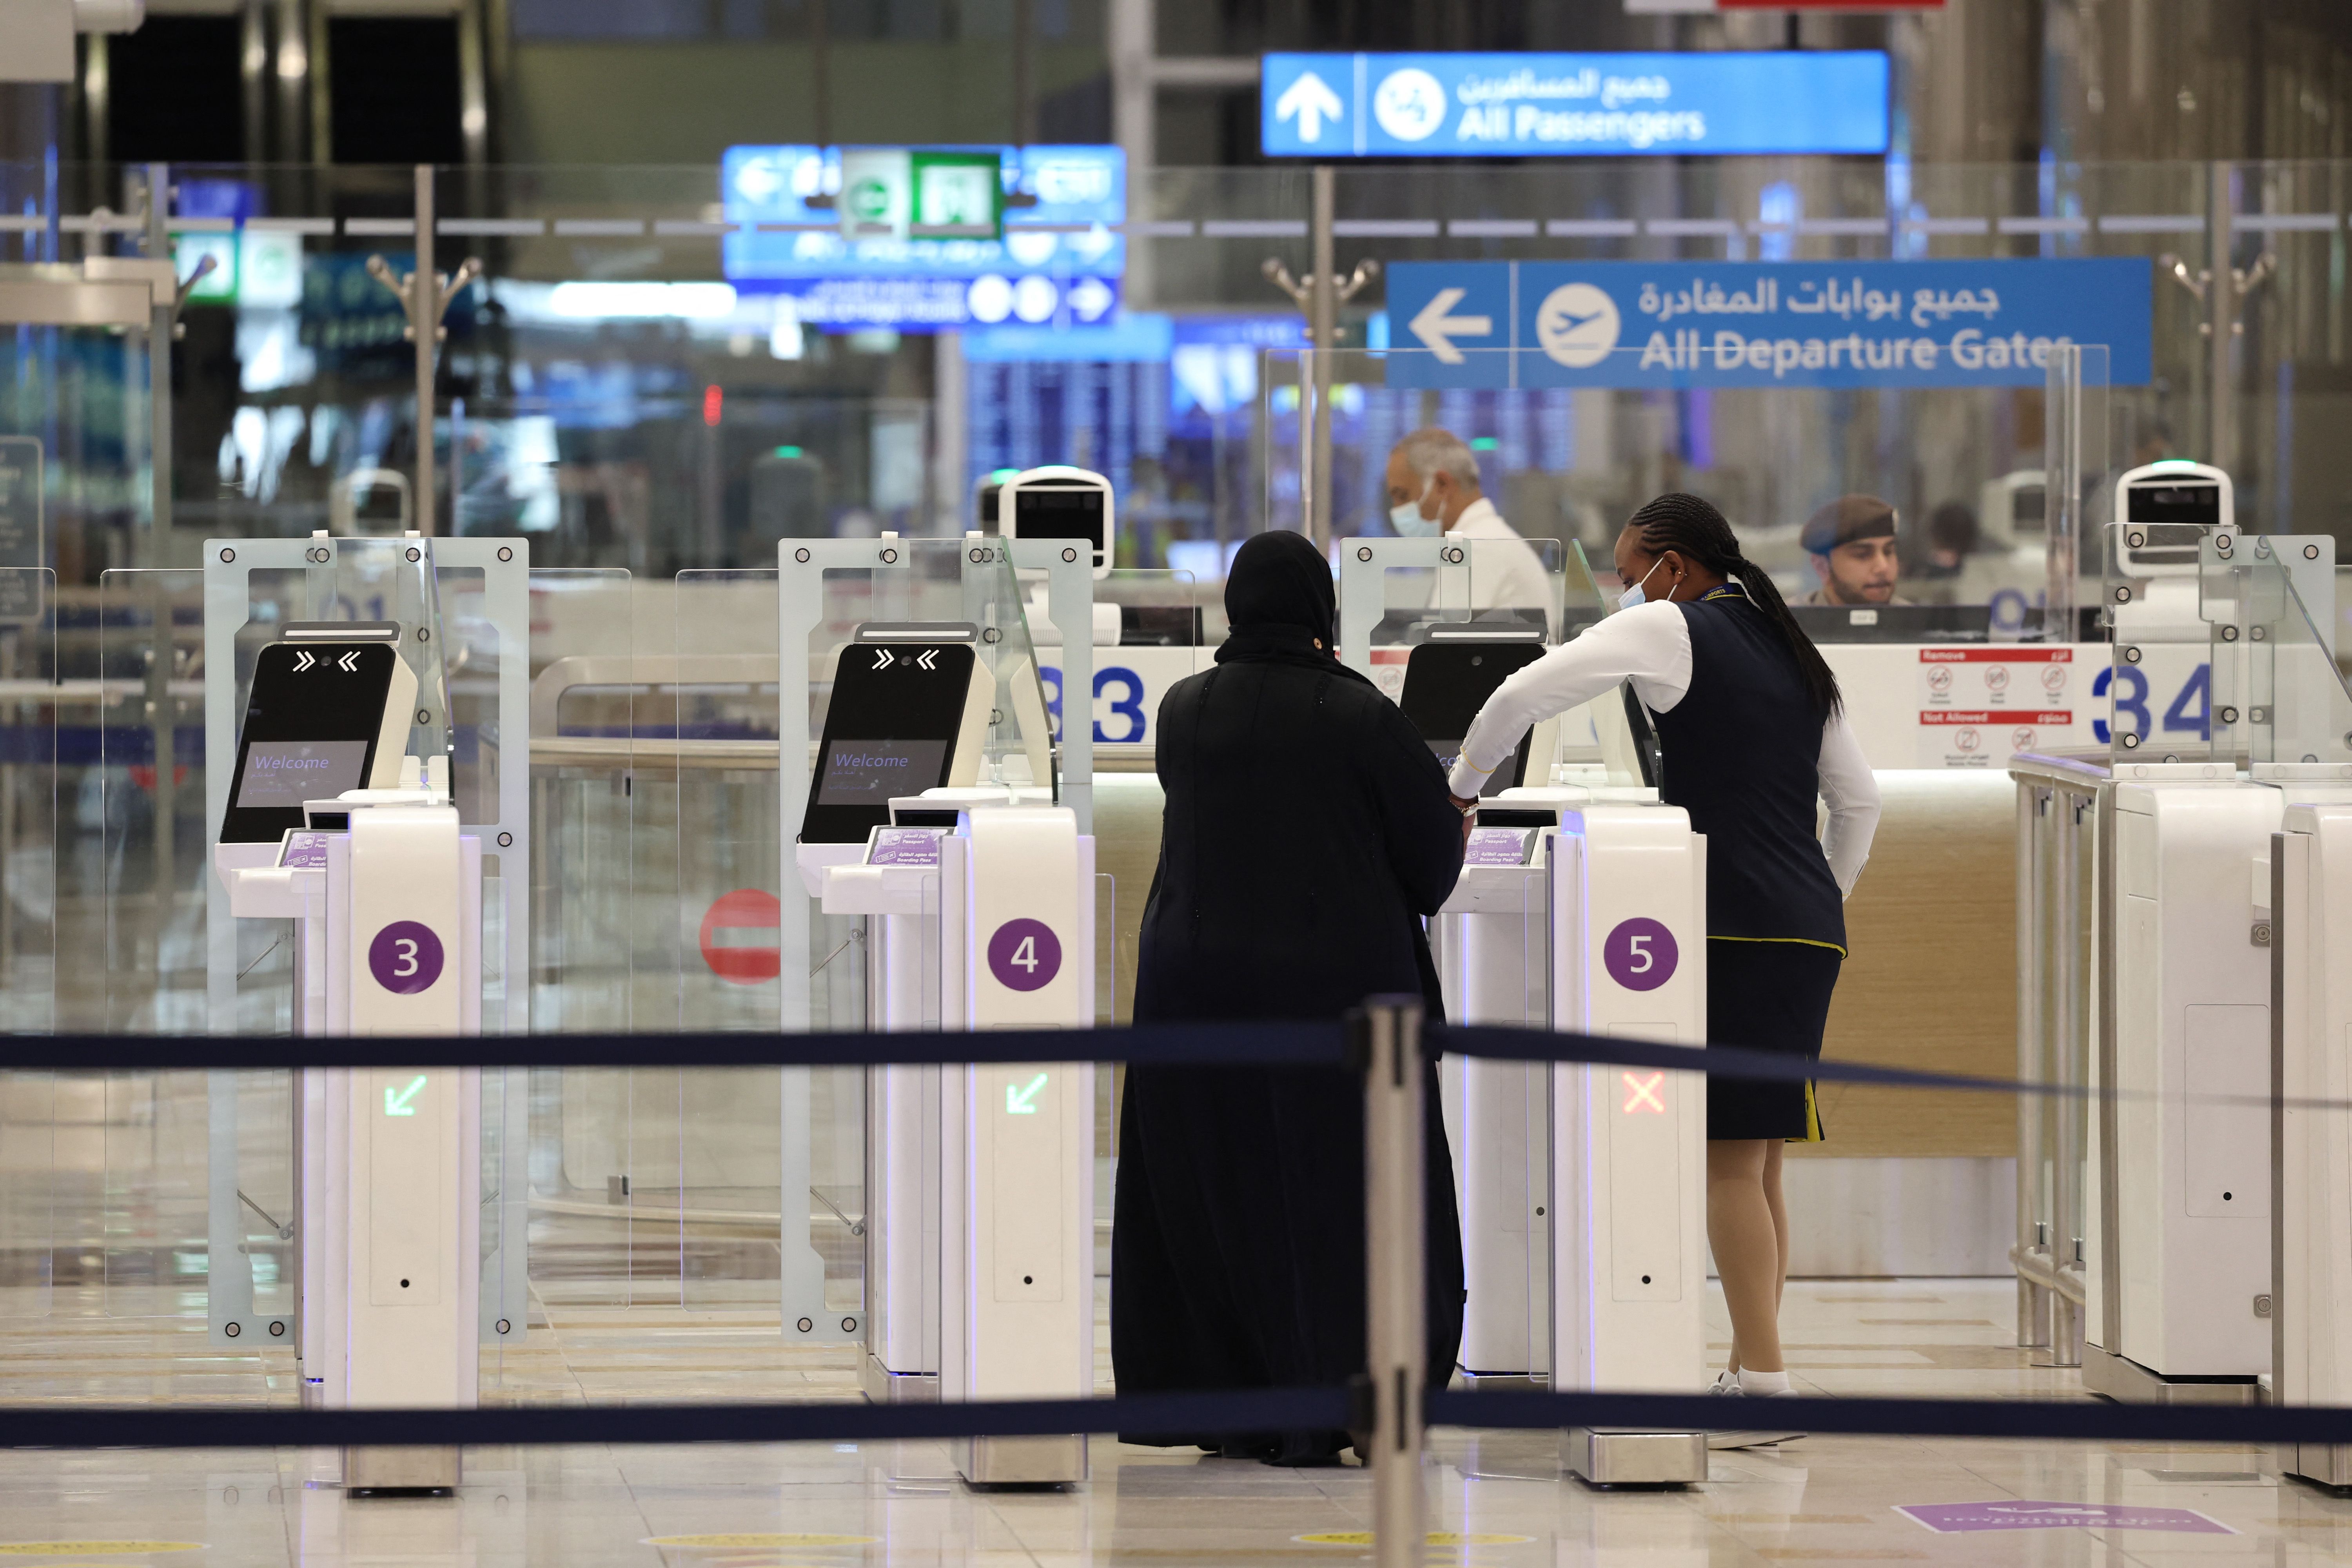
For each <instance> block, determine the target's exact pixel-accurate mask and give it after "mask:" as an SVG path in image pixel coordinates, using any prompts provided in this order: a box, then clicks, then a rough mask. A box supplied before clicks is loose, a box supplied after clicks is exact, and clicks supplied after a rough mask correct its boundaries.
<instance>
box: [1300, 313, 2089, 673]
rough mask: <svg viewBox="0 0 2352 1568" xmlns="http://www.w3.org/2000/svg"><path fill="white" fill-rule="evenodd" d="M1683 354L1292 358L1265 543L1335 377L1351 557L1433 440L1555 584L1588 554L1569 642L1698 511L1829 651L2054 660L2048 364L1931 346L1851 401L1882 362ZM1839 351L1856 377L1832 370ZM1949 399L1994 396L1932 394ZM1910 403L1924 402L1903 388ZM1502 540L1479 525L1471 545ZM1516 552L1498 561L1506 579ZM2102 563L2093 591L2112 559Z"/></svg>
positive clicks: (1309, 455)
mask: <svg viewBox="0 0 2352 1568" xmlns="http://www.w3.org/2000/svg"><path fill="white" fill-rule="evenodd" d="M1463 308H1464V309H1467V307H1463ZM1664 308H1667V307H1663V306H1662V309H1664ZM1612 309H1613V307H1612ZM1759 330H1763V329H1759ZM1806 330H1808V331H1811V330H1813V329H1811V328H1808V329H1806ZM1968 330H1969V329H1967V328H1965V327H1963V328H1961V329H1959V331H1962V332H1963V333H1965V332H1966V331H1968ZM1677 331H1678V335H1677V336H1675V338H1674V339H1673V340H1672V341H1671V342H1670V341H1669V334H1668V333H1667V332H1666V331H1660V332H1658V333H1655V334H1653V335H1654V337H1655V338H1656V339H1657V342H1655V343H1654V344H1653V345H1652V346H1650V347H1648V348H1641V347H1633V346H1628V344H1627V342H1626V340H1628V339H1630V338H1632V337H1633V336H1634V335H1635V331H1634V329H1633V326H1632V325H1630V324H1628V325H1627V326H1625V327H1623V328H1622V329H1621V330H1620V332H1619V333H1618V334H1617V336H1618V345H1617V346H1615V347H1613V348H1600V349H1596V350H1594V351H1592V352H1590V353H1585V352H1581V351H1579V352H1577V353H1573V354H1570V357H1569V358H1568V359H1565V360H1563V359H1561V358H1560V357H1559V355H1555V354H1550V353H1545V352H1543V351H1541V350H1538V349H1537V348H1534V347H1527V348H1520V349H1516V350H1514V349H1479V348H1454V347H1449V348H1447V349H1446V350H1445V352H1444V353H1439V352H1438V351H1436V350H1434V349H1430V348H1419V347H1404V346H1402V345H1394V344H1392V346H1390V347H1388V348H1386V349H1343V350H1337V351H1333V352H1331V353H1328V354H1318V353H1311V352H1302V353H1289V354H1276V355H1274V356H1272V362H1273V363H1272V367H1271V371H1270V376H1271V384H1272V386H1273V388H1274V392H1273V394H1272V395H1269V397H1268V398H1267V399H1266V400H1265V409H1264V416H1265V419H1266V421H1267V431H1268V442H1269V456H1268V465H1269V472H1270V473H1271V474H1272V475H1273V476H1274V482H1273V483H1272V484H1271V485H1270V487H1269V490H1268V495H1267V507H1268V514H1267V515H1268V520H1269V522H1270V523H1271V524H1273V525H1276V526H1283V527H1292V528H1299V527H1303V526H1304V525H1305V521H1306V517H1307V509H1306V507H1305V505H1304V503H1303V501H1302V500H1301V499H1300V498H1301V497H1302V496H1304V495H1305V494H1306V493H1307V490H1309V489H1313V488H1314V487H1313V480H1312V469H1313V466H1314V457H1313V452H1312V450H1311V447H1312V445H1313V432H1314V428H1315V418H1314V414H1315V403H1316V399H1317V397H1318V391H1317V387H1316V382H1317V379H1318V374H1319V375H1321V376H1322V377H1323V378H1324V379H1325V380H1326V382H1327V384H1328V416H1329V423H1330V429H1331V442H1332V449H1331V471H1330V473H1329V475H1328V481H1327V483H1326V484H1325V485H1324V487H1323V494H1322V496H1321V498H1320V505H1321V507H1322V510H1321V511H1320V513H1319V515H1322V516H1326V517H1328V519H1329V526H1330V529H1331V532H1332V535H1333V537H1334V539H1335V540H1339V539H1350V538H1371V539H1381V538H1391V537H1393V536H1394V534H1395V528H1394V525H1393V524H1392V523H1391V520H1390V518H1389V515H1388V514H1389V510H1390V507H1391V499H1392V498H1391V494H1390V489H1391V487H1390V484H1389V481H1388V470H1389V465H1390V462H1391V457H1392V454H1393V453H1394V451H1395V449H1396V447H1397V444H1398V443H1399V442H1401V441H1402V438H1403V437H1405V436H1406V435H1408V434H1410V433H1411V432H1412V431H1414V430H1416V429H1421V428H1425V427H1431V426H1434V427H1437V428H1439V429H1442V430H1444V431H1446V432H1450V433H1451V434H1453V435H1454V436H1456V437H1459V438H1460V439H1461V440H1462V441H1463V442H1464V443H1465V445H1466V446H1467V447H1469V448H1470V452H1471V458H1472V461H1473V462H1475V466H1476V468H1477V477H1478V491H1479V499H1480V500H1483V501H1484V502H1485V503H1486V507H1488V508H1490V509H1491V510H1492V514H1493V518H1494V519H1495V520H1496V521H1501V522H1502V523H1504V524H1506V525H1507V528H1508V530H1509V531H1512V532H1515V533H1517V535H1519V536H1520V537H1521V538H1522V539H1523V540H1525V541H1526V542H1528V545H1530V546H1532V547H1533V548H1535V549H1537V550H1539V551H1543V552H1545V553H1544V555H1543V558H1542V559H1543V562H1544V564H1545V568H1546V570H1548V571H1549V572H1550V573H1552V574H1555V575H1557V574H1559V573H1561V572H1562V571H1564V570H1565V569H1566V565H1567V560H1568V556H1569V554H1570V552H1571V551H1577V552H1581V561H1582V567H1583V570H1584V571H1585V572H1586V573H1587V574H1590V577H1591V586H1590V587H1589V588H1587V587H1585V586H1583V585H1581V584H1580V586H1579V588H1578V590H1577V592H1575V593H1574V594H1572V595H1569V598H1570V603H1568V604H1567V605H1566V606H1565V609H1566V614H1567V616H1568V621H1569V625H1568V626H1566V627H1564V628H1563V630H1565V631H1572V630H1573V629H1574V626H1576V625H1580V624H1589V623H1590V621H1591V620H1593V619H1597V618H1599V616H1600V614H1601V611H1602V607H1603V606H1604V605H1606V604H1608V603H1610V602H1612V600H1613V596H1614V595H1615V594H1616V593H1618V592H1619V591H1621V590H1622V587H1624V586H1626V585H1625V584H1618V583H1616V581H1615V571H1614V567H1613V564H1612V547H1613V545H1614V542H1615V540H1616V536H1617V533H1618V531H1619V529H1620V528H1621V527H1622V523H1623V521H1624V520H1625V519H1626V518H1627V517H1629V516H1631V515H1632V514H1633V511H1634V510H1636V509H1637V508H1639V507H1640V506H1641V505H1642V504H1643V502H1645V501H1647V500H1650V499H1651V498H1652V497H1654V496H1656V495H1658V494H1660V493H1663V492H1664V491H1668V490H1675V489H1681V490H1687V491H1691V492H1694V493H1696V494H1699V495H1701V496H1704V497H1706V499H1708V500H1712V501H1713V502H1715V503H1716V505H1717V507H1718V508H1720V509H1721V510H1723V512H1724V514H1725V516H1726V517H1727V518H1728V519H1729V520H1730V521H1731V522H1732V524H1733V526H1734V528H1735V529H1736V530H1737V531H1738V536H1739V540H1740V543H1741V548H1742V550H1743V552H1745V553H1746V555H1747V557H1748V559H1749V560H1750V561H1753V562H1755V563H1757V564H1758V565H1759V566H1761V567H1763V568H1764V569H1765V570H1766V571H1768V572H1769V573H1770V574H1771V575H1772V578H1773V581H1774V583H1775V584H1776V585H1777V586H1778V587H1779V588H1780V592H1781V594H1782V595H1783V597H1784V598H1786V599H1787V600H1788V601H1789V603H1790V605H1791V606H1792V607H1793V608H1794V609H1795V610H1796V612H1797V614H1798V616H1799V618H1800V619H1801V621H1802V622H1803V623H1804V625H1805V627H1806V630H1807V631H1808V632H1809V633H1810V634H1811V636H1812V637H1813V638H1814V639H1815V640H1816V641H1822V642H1831V641H1835V642H1884V641H1892V642H1912V643H1917V642H1939V643H1965V642H2015V641H2020V640H2042V637H2043V629H2042V620H2043V614H2042V612H2043V606H2044V602H2045V600H2046V598H2047V596H2048V592H2049V585H2050V584H2051V582H2052V580H2053V577H2052V570H2051V549H2052V546H2051V543H2050V534H2049V530H2048V528H2047V526H2046V525H2045V521H2044V518H2043V510H2044V505H2045V497H2046V496H2047V494H2048V486H2047V482H2046V479H2045V476H2044V473H2043V458H2042V453H2043V449H2044V447H2045V446H2046V444H2047V440H2048V433H2047V432H2046V431H2045V429H2044V425H2045V420H2044V417H2043V414H2044V409H2045V407H2047V406H2048V405H2049V396H2050V395H2049V394H2048V392H2047V390H2046V388H2045V385H2044V383H2045V380H2046V379H2047V374H2048V373H2047V370H2046V363H2045V362H2046V361H2048V359H2049V358H2050V352H2051V347H2052V345H2050V344H2049V343H2048V342H2046V341H2045V342H2043V343H2042V345H2041V347H2040V348H2039V349H2038V350H2037V349H2034V348H2032V346H2031V345H2030V346H2029V349H2028V351H2027V353H2026V354H2025V357H2024V358H2022V359H2021V360H2019V361H2018V362H2017V363H2015V364H2014V366H2012V365H2011V347H2010V345H2008V344H2007V343H2003V344H2002V345H2001V346H2000V364H1999V365H1994V366H1988V365H1986V364H1984V363H1982V361H1983V359H1984V357H1985V355H1984V352H1983V350H1982V348H1981V345H1979V344H1973V343H1971V344H1963V348H1964V350H1965V352H1966V353H1967V354H1968V356H1969V362H1970V363H1968V364H1966V365H1963V366H1961V367H1959V368H1958V369H1954V368H1952V364H1951V362H1952V359H1953V354H1952V352H1951V350H1950V347H1949V345H1948V344H1943V343H1939V342H1937V340H1935V339H1933V338H1927V337H1923V338H1920V339H1917V340H1916V342H1919V343H1927V344H1928V345H1929V348H1928V349H1916V348H1915V346H1914V345H1915V340H1913V339H1911V338H1909V337H1906V338H1904V339H1903V340H1901V342H1902V345H1903V352H1904V353H1905V355H1906V362H1907V358H1908V356H1910V355H1912V354H1913V353H1918V354H1919V355H1921V356H1922V357H1923V358H1927V356H1928V355H1929V353H1930V352H1931V351H1932V355H1933V358H1932V360H1931V361H1930V362H1929V363H1927V365H1926V366H1925V367H1924V368H1921V369H1919V370H1917V371H1916V374H1914V375H1912V376H1910V377H1908V378H1905V377H1886V378H1878V377H1870V378H1865V379H1869V380H1877V379H1888V380H1893V381H1895V382H1897V383H1898V384H1893V385H1880V384H1838V383H1840V382H1841V381H1842V380H1848V379H1851V378H1852V377H1851V373H1852V371H1853V368H1854V367H1851V366H1846V365H1845V364H1844V360H1845V358H1846V356H1847V354H1848V353H1849V350H1852V351H1853V353H1864V355H1865V359H1866V352H1865V351H1867V350H1868V349H1869V346H1870V345H1867V344H1865V345H1864V346H1863V347H1862V348H1854V346H1853V345H1852V344H1849V343H1848V342H1847V341H1846V340H1845V338H1844V337H1839V338H1837V339H1835V340H1834V341H1833V342H1830V343H1828V345H1827V346H1826V347H1825V346H1824V343H1823V342H1822V341H1809V342H1799V341H1798V340H1795V339H1790V340H1787V341H1785V342H1783V341H1782V340H1779V339H1774V340H1769V341H1767V340H1763V339H1757V340H1754V341H1753V342H1748V340H1744V339H1743V345H1744V346H1742V347H1741V348H1740V349H1739V350H1738V352H1737V353H1734V352H1732V351H1731V350H1729V349H1725V350H1724V351H1723V353H1722V354H1720V355H1719V354H1718V353H1717V348H1716V347H1715V346H1713V344H1712V340H1708V341H1707V342H1704V343H1694V342H1689V341H1687V340H1689V339H1690V338H1691V336H1692V333H1691V331H1683V330H1679V329H1678V330H1677ZM1944 335H1945V336H1946V337H1949V336H1950V335H1951V334H1950V331H1948V330H1946V331H1945V332H1944ZM1979 336H1981V334H1980V333H1979ZM1878 346H1879V347H1880V348H1885V345H1884V344H1881V345H1878ZM1830 348H1834V350H1835V351H1836V353H1837V354H1838V356H1839V362H1840V363H1839V365H1838V366H1834V367H1833V366H1831V365H1829V364H1828V363H1827V359H1828V353H1829V349H1830ZM1783 349H1786V350H1788V351H1790V352H1789V353H1785V354H1782V353H1781V351H1782V350H1783ZM1568 352H1569V351H1567V350H1565V349H1564V350H1562V351H1561V353H1568ZM1889 352H1891V351H1889ZM1807 353H1811V356H1812V357H1811V359H1807V358H1805V357H1804V356H1805V355H1806V354H1807ZM2037 353H2038V354H2039V355H2040V357H2039V358H2036V357H2035V355H2036V354H2037ZM2080 353H2081V355H2082V357H2083V359H2084V368H2083V369H2082V370H2081V371H2080V372H2079V373H2078V374H2077V375H2076V376H2075V378H2074V381H2073V382H2071V383H2069V387H2070V391H2069V392H2068V393H2067V394H2065V396H2066V397H2067V398H2068V399H2070V400H2074V399H2080V400H2084V406H2083V407H2080V408H2077V409H2075V411H2074V416H2075V417H2076V418H2078V419H2080V420H2081V421H2082V422H2083V425H2084V431H2085V432H2086V433H2087V434H2085V435H2081V436H2078V435H2077V434H2076V433H2075V432H2074V426H2066V427H2064V437H2065V438H2066V439H2068V440H2070V441H2074V442H2076V443H2077V444H2078V445H2079V444H2080V442H2081V441H2082V440H2084V439H2087V440H2088V441H2089V443H2090V444H2089V446H2088V447H2087V449H2085V450H2084V451H2083V452H2082V454H2081V459H2080V465H2078V468H2077V469H2076V470H2070V472H2074V473H2077V474H2078V475H2079V477H2080V480H2081V483H2082V484H2083V486H2084V502H2085V503H2086V504H2088V505H2091V506H2094V507H2095V506H2096V505H2097V504H2098V500H2099V497H2100V495H2101V494H2103V493H2104V491H2103V490H2102V489H2101V487H2102V486H2104V485H2105V484H2106V483H2107V482H2108V481H2109V480H2110V479H2111V478H2112V476H2113V474H2114V473H2115V472H2116V462H2115V460H2114V459H2113V457H2112V455H2111V453H2110V451H2109V447H2108V442H2109V420H2108V409H2107V406H2106V403H2105V398H2106V395H2107V390H2108V389H2107V387H2106V372H2105V365H2106V363H2107V361H2106V353H2105V349H2104V348H2103V347H2101V346H2098V345H2086V346H2084V347H2083V348H2082V349H2081V350H2080ZM1776 354H1780V358H1779V359H1776V358H1775V357H1774V356H1775V355H1776ZM1882 357H1884V356H1882ZM1718 359H1722V360H1723V362H1724V363H1721V364H1718V363H1717V361H1718ZM1318 362H1320V363H1318ZM1817 362H1818V363H1817ZM1938 364H1940V365H1943V366H1944V367H1945V368H1944V369H1942V370H1941V371H1938V370H1937V369H1936V368H1935V367H1936V366H1937V365H1938ZM1906 379H1907V380H1910V381H1915V382H1916V383H1917V384H1900V383H1902V382H1904V381H1905V380H1906ZM1945 379H1952V380H1958V381H1961V382H1963V383H1969V382H1973V383H1976V384H1961V385H1943V384H1937V383H1939V382H1941V381H1943V380H1945ZM2072 389H2085V390H2072ZM2070 405H2071V404H2070ZM1301 409H1303V410H1304V412H1298V410H1301ZM1906 432H1907V434H1903V433H1906ZM1841 498H1847V499H1848V500H1850V501H1851V500H1853V499H1854V498H1860V500H1861V501H1862V502H1863V503H1864V504H1866V505H1869V506H1874V507H1875V508H1877V509H1878V517H1877V518H1876V520H1874V521H1871V522H1870V523H1869V524H1868V525H1867V526H1866V527H1861V528H1857V527H1855V526H1854V525H1853V522H1851V521H1842V520H1841V519H1840V517H1839V516H1838V515H1837V514H1836V512H1835V511H1834V510H1833V503H1839V502H1840V501H1841ZM1923 511H1924V512H1925V513H1926V514H1927V515H1926V516H1925V517H1922V516H1921V515H1920V514H1921V512H1923ZM1481 515H1484V514H1483V513H1482V514H1481ZM2068 515H2070V516H2071V515H2072V514H2068ZM1490 528H1491V524H1489V523H1483V522H1482V523H1476V524H1475V526H1473V527H1472V528H1471V529H1470V532H1472V533H1475V532H1477V531H1481V530H1486V529H1490ZM1848 533H1853V535H1855V537H1854V538H1853V540H1852V541H1850V542H1849V541H1848V540H1847V539H1846V537H1845V536H1846V535H1847V534H1848ZM1446 537H1447V538H1448V540H1449V541H1452V540H1454V539H1455V538H1456V537H1457V536H1456V535H1455V534H1454V533H1448V534H1447V536H1446ZM1849 543H1851V544H1853V546H1855V547H1856V548H1852V549H1849V548H1848V544H1849ZM1817 545H1818V546H1821V548H1818V549H1817V548H1815V546H1817ZM1507 547H1508V542H1507V540H1506V541H1505V542H1502V543H1500V544H1497V543H1496V542H1489V552H1490V555H1494V556H1496V570H1497V571H1500V570H1502V563H1501V561H1500V560H1499V555H1500V552H1501V550H1502V549H1505V548H1507ZM1865 547H1866V548H1865ZM1849 556H1851V557H1852V559H1849V558H1848V557H1849ZM2088 559H2089V561H2090V562H2091V563H2093V565H2092V570H2094V571H2095V569H2096V568H2095V563H2096V560H2097V555H2096V552H2095V550H2094V551H2092V552H2090V554H2089V557H2088ZM2061 576H2062V580H2063V581H2067V582H2069V583H2071V581H2072V579H2071V578H2065V577H2064V576H2063V574H2061ZM1399 592H1400V593H1401V594H1403V595H1407V596H1408V597H1412V598H1413V599H1414V600H1416V601H1419V600H1421V599H1423V598H1429V599H1430V600H1431V602H1433V604H1436V605H1440V606H1441V608H1440V609H1439V611H1438V613H1439V614H1440V615H1443V614H1444V610H1443V608H1442V606H1443V605H1444V603H1445V601H1446V595H1447V589H1446V588H1445V586H1444V584H1443V583H1442V582H1441V581H1439V580H1437V579H1433V580H1432V582H1431V583H1430V584H1428V585H1427V593H1426V594H1424V593H1423V591H1422V589H1421V588H1420V587H1418V586H1401V587H1400V589H1399ZM1480 592H1486V590H1481V589H1476V588H1475V587H1474V585H1473V584H1469V583H1468V582H1467V580H1466V579H1465V582H1464V583H1463V584H1462V587H1461V595H1457V596H1464V597H1465V603H1466V599H1467V597H1475V596H1476V595H1477V594H1478V593H1480ZM1489 596H1491V595H1489ZM2065 640H2074V638H2073V637H2071V636H2070V637H2068V638H2067V639H2065Z"/></svg>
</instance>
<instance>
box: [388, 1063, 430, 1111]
mask: <svg viewBox="0 0 2352 1568" xmlns="http://www.w3.org/2000/svg"><path fill="white" fill-rule="evenodd" d="M424 1087H425V1075H424V1074H423V1073H418V1074H417V1075H416V1081H415V1082H414V1083H412V1084H410V1085H409V1086H408V1087H407V1088H406V1089H400V1090H397V1091H395V1090H394V1089H393V1087H392V1086H391V1085H390V1084H386V1085H384V1086H383V1113H384V1114H385V1115H386V1116H414V1115H415V1114H416V1095H417V1091H418V1090H419V1089H423V1088H424Z"/></svg>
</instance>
